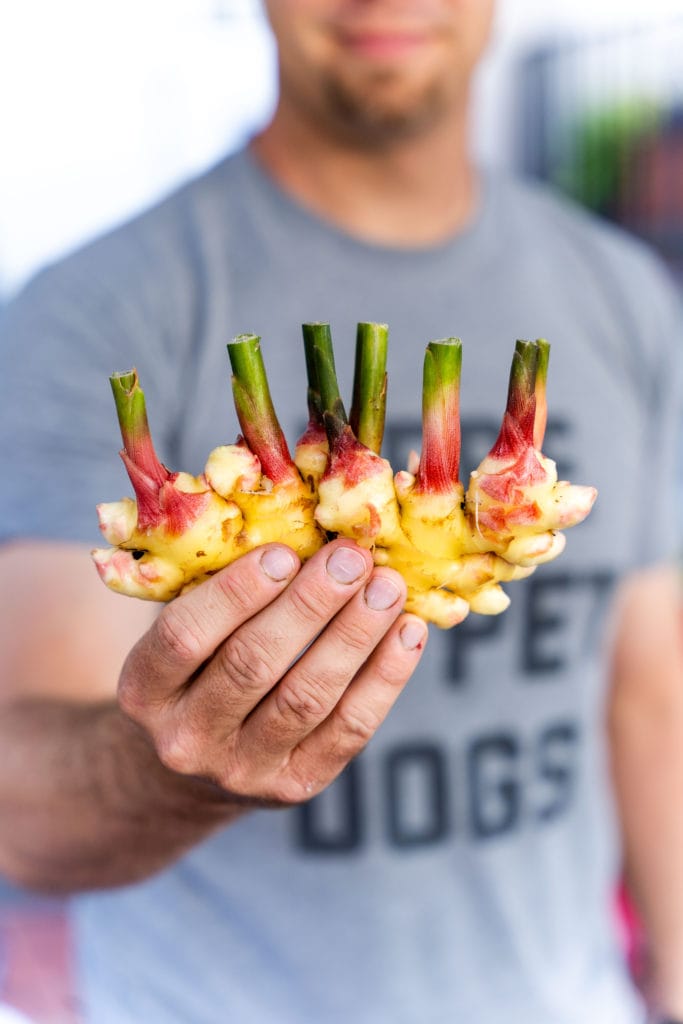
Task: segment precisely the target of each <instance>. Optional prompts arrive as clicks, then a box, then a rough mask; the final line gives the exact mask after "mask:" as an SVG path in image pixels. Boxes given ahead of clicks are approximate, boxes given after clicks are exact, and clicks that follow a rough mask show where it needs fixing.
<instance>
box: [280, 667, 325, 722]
mask: <svg viewBox="0 0 683 1024" xmlns="http://www.w3.org/2000/svg"><path fill="white" fill-rule="evenodd" d="M275 706H276V708H277V710H278V712H279V713H280V715H281V717H282V718H283V719H285V720H286V721H289V722H291V721H294V722H295V723H296V724H298V725H300V726H302V727H304V728H308V727H309V726H310V725H311V724H312V723H314V722H318V721H320V720H321V719H323V718H325V717H326V715H327V713H328V710H327V707H326V704H325V701H324V695H323V693H321V691H320V686H319V684H317V683H316V681H308V680H306V679H302V678H299V679H298V680H297V681H296V683H294V682H287V683H281V684H280V686H279V687H278V688H277V690H276V691H275Z"/></svg>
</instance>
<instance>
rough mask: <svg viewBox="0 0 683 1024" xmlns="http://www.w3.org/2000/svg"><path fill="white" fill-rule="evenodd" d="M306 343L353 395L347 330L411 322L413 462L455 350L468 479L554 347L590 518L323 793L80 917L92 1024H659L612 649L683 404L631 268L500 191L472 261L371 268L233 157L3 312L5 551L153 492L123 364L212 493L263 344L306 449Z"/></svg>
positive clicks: (634, 264)
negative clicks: (136, 460) (519, 353)
mask: <svg viewBox="0 0 683 1024" xmlns="http://www.w3.org/2000/svg"><path fill="white" fill-rule="evenodd" d="M307 320H330V321H331V323H332V328H333V334H334V339H335V348H336V351H337V362H338V366H339V368H340V371H341V377H342V381H343V384H344V387H345V390H346V393H348V391H349V384H350V373H351V363H352V353H353V348H354V340H355V324H356V322H357V321H358V320H381V321H386V322H388V323H389V325H390V329H391V338H390V357H389V377H390V383H389V403H388V404H389V422H388V427H387V434H386V442H385V449H384V454H386V455H387V456H388V457H389V458H390V459H391V461H392V463H393V464H394V466H395V468H400V467H401V466H402V465H404V464H405V458H406V454H407V452H408V451H409V450H410V449H411V448H419V434H420V427H419V421H420V385H419V381H420V374H421V363H422V354H423V350H424V346H425V344H426V342H427V341H428V340H430V339H431V338H439V337H444V336H447V335H452V334H457V335H459V336H461V337H462V339H463V346H464V356H463V385H462V419H463V473H464V474H466V473H469V471H470V470H471V469H472V468H473V467H474V465H475V464H476V462H477V461H478V460H479V459H480V458H481V456H482V455H483V454H484V452H485V451H486V450H487V448H488V447H489V445H490V444H491V442H492V441H493V439H494V437H495V435H496V432H497V427H498V424H499V422H500V418H501V416H502V411H503V407H504V404H505V393H506V388H507V374H508V367H509V361H510V357H511V353H512V349H513V347H514V341H515V339H516V338H518V337H522V338H524V337H526V338H535V337H538V336H545V337H547V338H548V339H549V340H550V341H551V343H552V346H553V347H552V353H551V362H550V375H549V408H550V417H549V426H548V434H547V441H546V445H545V448H546V451H547V453H548V454H549V455H551V456H552V457H553V458H555V459H556V460H557V461H558V464H559V468H560V475H561V476H564V477H569V478H570V479H572V480H573V481H574V482H576V483H590V484H594V485H596V486H597V487H598V489H599V492H600V493H599V498H598V502H597V505H596V507H595V509H594V511H593V513H592V515H591V517H590V518H589V519H588V521H587V522H586V523H584V524H582V525H581V526H580V527H577V528H576V529H575V530H572V531H570V533H569V534H568V544H567V549H566V551H565V553H564V554H563V555H562V557H561V558H560V560H559V561H558V562H556V563H553V564H550V565H547V566H543V567H541V568H539V569H538V570H537V572H536V573H535V575H534V576H532V577H531V578H530V579H528V580H526V581H524V582H520V583H515V584H511V585H509V588H508V589H509V592H510V594H511V596H512V606H511V608H510V609H509V610H508V611H507V612H505V613H504V614H503V615H501V616H498V617H493V618H488V617H481V616H476V615H472V616H471V617H470V618H469V619H467V620H466V621H465V622H464V623H463V624H462V625H460V626H458V627H457V628H455V629H453V630H450V631H448V632H441V631H439V630H436V629H432V630H431V637H430V641H429V644H428V647H427V650H426V653H425V655H424V658H423V661H422V664H421V666H420V668H419V670H418V672H417V674H416V676H415V678H414V679H413V680H412V681H411V683H410V685H409V686H408V688H407V690H406V692H405V693H404V694H403V695H402V697H401V698H400V699H399V702H398V704H397V706H396V708H395V709H394V711H393V712H392V714H391V715H390V717H389V719H388V721H387V722H386V724H385V725H384V726H383V727H382V729H381V730H380V732H379V733H378V735H377V736H376V737H375V739H374V740H373V741H372V742H371V744H370V745H369V747H368V749H367V750H366V751H365V752H364V753H363V754H362V755H361V756H360V757H359V758H357V759H356V760H355V761H354V762H353V763H352V764H351V765H350V767H349V768H348V769H347V771H346V772H345V773H344V774H343V775H342V776H341V777H340V779H339V780H338V781H337V782H336V783H335V784H334V785H333V786H332V787H330V789H329V790H328V791H326V792H325V793H324V794H322V795H321V796H320V797H318V798H316V799H315V800H313V801H312V802H311V803H309V804H307V805H305V806H302V807H299V808H294V809H291V810H286V811H262V812H257V813H252V814H250V815H247V816H245V817H244V818H243V819H241V820H240V821H239V822H238V823H237V824H235V825H233V826H232V827H230V828H228V829H226V830H225V831H224V832H222V833H220V834H218V835H216V836H215V837H213V838H211V839H210V840H209V841H207V842H205V843H203V844H201V845H199V846H198V847H197V848H196V849H195V850H193V851H192V852H191V853H190V854H189V855H187V856H186V857H184V858H183V859H182V860H180V861H179V862H178V863H177V864H175V865H173V866H171V867H170V868H168V869H167V870H165V871H163V872H162V873H160V874H159V875H157V876H156V877H154V878H152V879H151V880H149V881H146V882H143V883H141V884H137V885H133V886H130V887H127V888H123V889H121V890H118V891H115V892H105V893H95V894H92V895H88V896H84V897H81V898H79V899H77V900H75V901H74V905H73V912H74V922H75V929H76V936H77V944H78V968H79V976H80V981H81V984H82V995H83V1000H84V1006H85V1014H86V1019H87V1021H89V1022H91V1024H140V1022H141V1021H144V1022H145V1024H181V1022H182V1024H226V1022H228V1021H229V1022H235V1024H348V1022H351V1021H352V1022H353V1024H384V1022H387V1024H453V1022H456V1021H457V1022H462V1024H578V1022H580V1024H631V1022H635V1021H638V1020H640V1019H641V1017H642V1010H641V1007H640V1004H639V1000H638V999H637V997H636V996H635V994H634V992H633V990H632V987H631V985H630V982H629V980H628V977H627V972H626V970H625V967H624V964H623V959H622V955H621V952H620V949H619V945H618V939H617V929H616V927H615V923H614V914H613V894H614V888H615V880H616V878H617V876H618V868H619V851H618V845H617V842H616V837H615V828H614V816H613V811H612V803H611V799H610V792H609V785H608V776H607V771H606V754H605V744H604V730H603V705H604V698H605V677H606V672H605V667H606V661H607V651H606V641H605V639H604V637H605V635H606V630H605V629H604V628H603V627H604V626H605V623H606V620H607V619H608V608H609V599H610V594H611V592H612V590H613V586H614V583H615V581H616V580H617V579H618V578H619V577H620V576H622V575H623V574H624V573H625V572H627V571H628V570H629V569H631V568H633V567H636V566H639V565H644V564H648V563H650V562H653V561H655V560H658V559H662V558H668V557H671V556H672V555H674V554H675V553H676V552H677V550H678V529H677V527H678V524H677V522H676V510H675V502H674V493H675V491H674V466H675V451H674V449H675V441H676V439H677V435H678V427H679V422H680V408H681V407H680V398H679V394H678V390H677V387H676V385H675V379H676V377H677V371H676V363H677V360H678V358H679V356H680V350H681V345H680V341H681V330H680V310H679V308H678V305H677V301H676V298H675V296H674V293H673V292H672V290H671V289H670V288H669V286H668V285H667V283H666V280H665V278H664V276H663V275H662V273H661V271H660V269H659V267H658V265H657V264H656V262H655V260H654V259H653V258H652V257H651V256H650V255H649V254H648V253H647V252H645V251H644V250H643V249H642V248H641V247H640V246H639V245H637V244H636V243H634V242H631V241H628V240H627V239H625V238H624V237H623V236H622V235H621V234H620V233H619V232H617V231H616V230H614V229H611V228H608V227H606V226H602V225H599V224H597V223H596V222H595V221H592V220H591V219H589V218H588V217H587V216H586V215H585V214H582V213H579V212H577V211H576V210H574V209H572V208H570V207H568V206H567V205H566V204H564V203H561V202H560V201H558V200H557V199H555V198H553V197H551V196H549V195H548V194H547V193H545V192H544V191H542V190H541V189H538V188H532V187H530V186H522V185H520V184H518V183H514V182H511V181H509V180H507V179H505V178H503V177H501V176H498V175H496V174H492V173H487V174H485V175H484V192H483V201H482V204H481V208H480V210H479V212H478V214H477V216H476V217H475V218H474V219H473V221H472V222H471V223H470V224H469V225H468V227H467V228H466V230H464V231H462V232H461V233H460V234H459V235H458V236H457V237H455V238H453V239H452V240H450V241H448V242H446V243H444V244H443V245H439V246H436V247H430V248H426V249H421V250H396V249H391V248H385V247H381V246H373V245H367V244H364V243H362V242H359V241H357V240H355V239H353V238H350V237H348V236H346V235H345V234H343V233H341V232H340V231H339V230H337V229H336V228H335V227H334V226H332V225H330V224H327V223H324V222H322V221H320V220H319V219H317V218H316V217H314V216H312V215H311V214H310V213H309V212H308V211H307V210H305V209H304V208H302V207H300V206H299V205H298V204H297V203H296V202H294V201H292V200H291V199H290V198H289V197H287V196H286V195H284V194H283V193H282V192H281V191H280V190H279V189H278V187H277V186H276V185H274V184H273V183H272V182H271V181H270V180H269V178H268V177H267V176H266V175H265V174H264V173H263V171H262V170H261V169H260V168H259V167H258V166H257V165H256V163H255V162H254V161H253V160H252V158H251V157H250V156H248V155H247V154H239V155H237V156H234V157H231V158H229V159H227V160H225V161H223V162H222V163H221V164H219V165H218V166H217V167H215V168H214V169H212V170H211V171H209V172H208V173H207V174H205V175H203V176H202V177H200V178H198V179H197V180H195V181H193V182H191V183H189V184H188V185H187V186H186V187H184V188H182V189H181V190H179V191H178V192H176V193H175V194H173V195H172V196H170V197H169V198H168V199H166V200H165V201H163V202H161V203H160V204H159V205H157V206H156V207H155V208H154V209H152V210H151V211H148V212H146V213H145V214H144V215H142V216H140V217H138V218H136V219H135V220H133V221H132V222H131V223H129V224H127V225H126V226H124V227H123V228H121V229H118V230H116V231H114V232H112V233H110V234H109V235H107V236H106V237H104V238H102V239H100V240H98V241H96V242H94V243H93V244H91V245H89V246H87V247H86V248H84V249H83V250H81V251H80V252H78V253H76V254H75V255H73V256H71V257H70V258H68V259H67V260H66V261H63V262H62V263H60V264H59V265H57V266H55V267H52V268H49V269H47V270H46V271H44V272H43V273H41V274H39V275H38V276H37V278H36V279H35V280H34V281H33V282H32V283H31V284H30V285H29V286H28V287H27V288H26V289H25V291H24V293H23V294H22V295H21V296H20V297H19V298H18V299H17V300H16V301H15V302H14V303H13V304H12V306H11V307H10V309H9V310H8V311H7V313H6V315H5V317H4V320H3V332H2V335H3V337H2V349H3V358H4V366H5V372H4V375H3V376H4V388H3V401H2V403H0V425H1V433H2V436H3V438H4V439H5V440H4V442H3V445H2V450H1V451H0V479H1V480H2V481H3V484H2V497H1V500H0V536H3V537H13V536H34V537H61V538H65V539H82V540H86V541H97V540H98V536H97V530H96V520H95V515H94V506H95V504H96V502H98V501H106V500H114V499H116V498H119V497H121V496H122V495H124V494H130V493H131V489H130V485H129V484H128V481H127V479H126V477H125V475H124V472H123V469H122V467H121V465H120V460H119V459H118V457H117V454H116V453H117V450H118V448H119V447H120V441H119V438H118V433H117V427H116V422H115V416H114V410H113V404H112V401H111V396H110V392H109V385H108V381H107V376H108V374H109V373H111V372H112V371H114V370H122V369H127V368H129V367H130V366H131V365H136V366H137V367H138V370H139V372H140V375H141V379H142V383H143V386H144V387H145V389H146V392H147V399H148V408H149V415H150V420H151V424H152V429H153V432H154V437H155V441H156V444H157V448H158V450H159V452H160V454H161V456H162V458H163V459H164V461H165V462H166V463H167V464H168V465H169V466H171V467H172V468H177V469H186V470H190V471H192V472H198V471H200V470H201V468H202V466H203V462H204V459H205V456H206V454H207V453H208V451H209V450H210V449H211V448H212V447H214V446H215V445H217V444H219V443H225V442H227V441H230V440H232V439H233V438H234V436H235V434H236V432H237V423H236V418H235V415H234V412H233V409H232V401H231V397H230V392H229V382H228V378H229V370H228V361H227V355H226V352H225V343H226V341H227V340H228V339H229V338H230V337H231V336H232V335H235V334H238V333H240V332H245V331H249V332H255V333H258V334H260V335H261V336H262V337H263V348H264V355H265V359H266V365H267V368H268V372H269V376H270V379H271V384H272V391H273V396H274V400H275V404H276V408H277V409H278V412H279V413H280V415H281V419H282V422H283V425H284V427H285V429H286V432H287V435H288V437H289V438H290V440H291V441H292V442H293V441H294V439H295V437H296V435H297V433H298V431H299V429H300V428H301V426H302V425H303V422H304V419H305V382H304V362H303V354H302V350H301V341H300V325H301V323H302V322H303V321H307ZM8 368H9V372H8ZM8 439H9V441H8ZM93 571H94V570H93ZM122 600H123V599H122ZM140 782H141V785H144V779H141V780H140Z"/></svg>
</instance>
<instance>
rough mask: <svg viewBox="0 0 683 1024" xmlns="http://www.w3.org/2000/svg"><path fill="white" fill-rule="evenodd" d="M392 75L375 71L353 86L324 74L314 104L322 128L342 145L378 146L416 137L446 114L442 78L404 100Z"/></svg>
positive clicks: (447, 100) (447, 105) (449, 102)
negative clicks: (319, 111)
mask: <svg viewBox="0 0 683 1024" xmlns="http://www.w3.org/2000/svg"><path fill="white" fill-rule="evenodd" d="M395 77H396V76H395V75H394V73H393V72H391V71H377V72H375V74H374V75H373V76H372V78H371V79H366V80H364V81H363V82H362V83H361V84H358V83H351V82H348V81H347V80H345V79H344V78H342V77H341V76H333V75H328V76H326V77H325V78H324V79H323V80H322V81H321V82H320V94H319V97H320V98H319V103H320V105H321V108H322V110H323V111H324V113H325V126H326V129H327V131H328V132H329V131H332V132H333V133H334V134H335V135H336V137H337V138H340V139H342V140H343V141H344V142H345V143H346V144H347V145H349V144H350V145H353V146H355V147H357V148H360V149H378V150H381V149H386V148H388V147H390V146H391V145H392V143H399V142H402V141H405V140H408V139H411V138H415V137H417V136H419V135H421V134H422V133H424V132H425V131H428V130H429V129H430V128H431V127H433V126H434V125H435V124H437V123H438V122H439V121H440V120H441V119H442V118H444V117H446V116H448V113H449V110H450V109H451V108H452V106H453V100H452V97H449V95H448V91H447V89H446V87H445V85H444V82H443V81H440V80H435V81H431V82H427V83H425V84H424V85H423V86H422V87H421V88H416V90H415V93H414V94H413V95H411V96H409V97H407V98H406V96H405V94H404V93H403V91H402V90H401V89H400V87H398V88H397V87H396V86H395V85H394V80H395ZM392 93H393V95H392Z"/></svg>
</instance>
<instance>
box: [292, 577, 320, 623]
mask: <svg viewBox="0 0 683 1024" xmlns="http://www.w3.org/2000/svg"><path fill="white" fill-rule="evenodd" d="M287 597H288V600H289V601H290V602H291V605H292V609H293V611H294V614H295V615H296V617H297V618H298V619H299V620H300V621H301V622H303V623H304V624H306V625H310V624H315V625H318V626H319V625H321V624H322V623H323V622H325V620H326V618H327V615H326V610H327V609H328V608H329V605H330V596H329V594H328V592H327V591H326V589H325V588H324V587H321V586H316V585H315V584H314V583H310V582H308V583H307V584H306V585H305V586H298V585H294V586H291V587H290V588H289V591H288V594H287Z"/></svg>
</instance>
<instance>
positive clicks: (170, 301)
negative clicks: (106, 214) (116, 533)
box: [0, 230, 185, 544]
mask: <svg viewBox="0 0 683 1024" xmlns="http://www.w3.org/2000/svg"><path fill="white" fill-rule="evenodd" d="M179 293H180V289H179V288H178V287H177V285H176V282H175V281H174V280H171V279H170V278H169V275H168V272H167V267H166V266H165V265H164V263H163V261H162V260H157V259H156V254H155V246H154V245H153V244H152V245H149V244H148V242H147V241H145V239H144V236H143V234H141V233H138V235H137V236H136V233H135V231H133V230H128V231H126V230H120V231H119V232H118V233H116V234H114V235H113V236H112V237H111V238H109V239H103V240H100V241H98V242H96V243H93V244H92V245H91V246H89V247H86V248H85V249H83V250H81V251H80V252H79V253H77V254H74V255H73V256H71V257H69V258H67V259H66V260H64V261H63V262H60V263H58V264H55V265H54V266H52V267H50V268H47V269H45V270H43V271H42V272H40V273H39V274H38V275H37V276H36V277H35V278H34V279H33V280H32V281H31V282H30V283H29V284H28V285H27V286H26V287H25V288H24V290H23V291H22V292H21V293H20V294H19V295H18V296H17V297H16V298H15V299H14V300H13V301H11V303H10V304H9V305H8V307H7V308H6V309H5V310H4V312H3V314H2V316H1V317H0V351H1V352H2V362H3V385H4V386H3V398H2V401H1V402H0V436H1V437H2V439H3V440H2V445H0V480H1V481H2V486H1V487H0V541H8V540H11V539H17V538H39V539H47V538H54V539H61V540H73V541H83V542H86V543H95V544H97V543H100V542H101V537H100V535H99V531H98V527H97V516H96V511H95V506H96V504H97V503H98V502H101V501H112V500H117V499H119V498H121V497H123V496H124V495H126V494H131V493H132V491H131V486H130V483H129V482H128V479H127V476H126V474H125V471H124V469H123V465H122V463H121V460H120V459H119V457H118V454H117V453H118V451H119V450H120V448H121V437H120V434H119V430H118V424H117V420H116V413H115V407H114V403H113V398H112V394H111V390H110V385H109V380H108V378H109V375H110V374H111V373H113V372H117V371H123V370H128V369H130V368H131V367H132V366H133V365H136V366H137V368H138V370H139V372H140V378H141V381H142V383H143V386H144V387H145V390H146V392H147V399H148V405H150V406H153V408H154V410H155V416H154V421H153V422H152V430H153V434H154V439H155V443H156V445H157V449H158V451H159V454H160V457H161V458H162V459H163V458H164V455H165V454H166V449H167V445H168V438H169V436H170V430H171V425H172V423H173V418H174V413H175V412H177V410H175V408H174V397H175V394H176V392H177V388H174V386H173V381H174V380H177V377H175V378H174V377H172V376H171V366H173V365H175V369H174V370H173V373H177V364H178V361H179V359H182V353H180V354H179V353H178V352H177V351H176V352H175V353H174V355H175V359H173V357H172V356H171V349H172V348H173V345H174V344H175V345H176V347H177V345H178V344H180V343H181V342H180V338H181V336H182V334H183V332H184V330H185V328H184V325H183V316H182V313H181V312H180V311H179V310H178V308H177V305H178V302H179Z"/></svg>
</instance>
